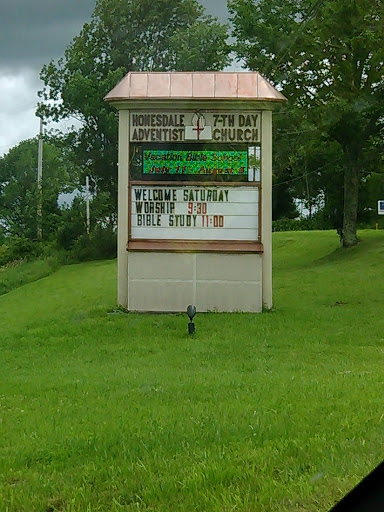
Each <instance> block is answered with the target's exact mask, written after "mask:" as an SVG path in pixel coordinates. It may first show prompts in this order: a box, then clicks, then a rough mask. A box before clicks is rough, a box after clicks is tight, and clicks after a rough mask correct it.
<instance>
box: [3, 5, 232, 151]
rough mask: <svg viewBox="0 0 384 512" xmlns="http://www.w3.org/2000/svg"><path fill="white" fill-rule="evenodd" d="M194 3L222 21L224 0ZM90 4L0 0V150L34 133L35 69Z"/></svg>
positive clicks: (59, 48) (55, 53) (61, 44)
mask: <svg viewBox="0 0 384 512" xmlns="http://www.w3.org/2000/svg"><path fill="white" fill-rule="evenodd" d="M200 3H201V4H203V5H204V6H205V7H206V9H207V12H208V13H209V14H212V15H214V16H217V17H219V19H220V20H221V21H226V19H227V6H226V4H227V2H226V0H200ZM94 6H95V0H0V156H1V155H3V154H4V153H7V152H8V151H9V149H10V148H11V147H13V146H15V145H16V144H18V143H19V142H20V141H22V140H24V139H28V138H31V137H34V136H35V135H36V134H37V132H38V130H39V121H38V119H37V118H36V117H35V109H36V103H37V101H38V98H37V91H38V90H39V89H41V88H42V83H41V82H40V79H39V72H40V70H41V68H42V66H43V65H44V64H47V63H48V62H49V61H50V60H51V59H54V60H57V59H58V58H59V57H60V56H62V55H63V53H64V50H65V48H66V46H67V45H68V43H69V42H70V41H71V40H72V38H73V37H74V36H76V35H77V34H78V33H79V32H80V30H81V27H82V26H83V24H84V23H85V22H86V21H88V20H89V19H90V16H91V13H92V11H93V9H94ZM67 125H68V126H70V125H71V122H68V123H67ZM64 127H65V125H64Z"/></svg>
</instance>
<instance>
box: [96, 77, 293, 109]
mask: <svg viewBox="0 0 384 512" xmlns="http://www.w3.org/2000/svg"><path fill="white" fill-rule="evenodd" d="M104 99H105V100H106V101H122V100H134V99H137V100H144V99H148V100H150V99H151V100H160V99H175V100H176V99H180V100H182V99H188V100H191V99H192V100H194V99H204V100H236V99H237V100H260V101H274V102H284V101H286V98H285V96H283V95H282V94H281V93H280V92H279V91H277V90H276V89H275V88H274V87H273V86H272V85H271V84H270V83H269V82H268V81H267V80H266V79H265V78H264V77H263V76H262V75H261V74H260V73H258V72H226V71H220V72H217V71H215V72H214V71H205V72H200V71H194V72H151V73H147V72H136V71H131V72H130V73H128V74H127V75H125V77H124V78H123V79H122V80H121V81H120V82H119V83H118V84H117V85H116V86H115V87H114V88H113V89H112V90H111V91H110V92H109V93H108V94H107V95H106V96H105V98H104Z"/></svg>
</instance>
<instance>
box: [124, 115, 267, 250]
mask: <svg viewBox="0 0 384 512" xmlns="http://www.w3.org/2000/svg"><path fill="white" fill-rule="evenodd" d="M260 118H261V114H260V112H257V111H256V112H246V113H242V112H229V113H227V112H201V111H198V110H197V111H194V112H193V111H192V112H187V111H183V112H143V111H141V112H140V111H137V112H135V111H132V112H130V197H129V201H130V221H129V235H130V240H132V241H134V240H185V241H195V242H196V241H199V240H200V241H204V242H205V241H212V242H213V243H214V242H215V241H228V242H232V241H236V240H237V241H248V242H258V241H259V240H260V226H259V223H260V215H259V204H260V197H259V196H260V183H259V180H260V173H257V172H256V171H257V169H258V167H259V163H260V162H259V158H258V156H257V155H258V154H259V153H258V151H259V147H260V138H261V133H260ZM256 168H257V169H256Z"/></svg>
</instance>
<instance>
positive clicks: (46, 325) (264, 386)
mask: <svg viewBox="0 0 384 512" xmlns="http://www.w3.org/2000/svg"><path fill="white" fill-rule="evenodd" d="M361 238H362V242H361V243H360V244H359V245H358V246H357V247H355V248H353V249H352V250H349V251H343V250H341V249H338V240H337V237H336V235H335V234H334V233H331V232H295V233H276V234H275V235H274V244H275V251H274V268H275V271H274V290H275V311H274V312H271V313H265V314H260V315H251V314H233V315H230V314H214V313H212V314H204V315H203V314H200V315H199V314H198V315H197V316H196V327H197V333H196V335H195V336H194V337H193V338H189V337H188V336H187V334H186V332H187V322H188V319H187V317H186V315H136V314H129V315H126V314H121V313H119V312H118V311H115V288H116V262H114V261H112V262H111V261H108V262H96V263H87V264H81V265H73V266H66V267H62V268H60V269H59V270H58V271H57V272H56V273H55V274H53V275H51V276H49V277H45V278H43V279H41V280H40V281H37V282H34V283H30V284H28V285H25V286H23V287H21V288H19V289H17V290H14V291H12V292H10V293H8V294H7V295H4V296H2V297H0V313H1V322H0V350H1V362H0V368H1V383H0V439H1V442H0V476H1V478H0V510H1V511H4V512H16V511H17V512H53V511H66V512H119V511H155V512H166V511H188V512H189V511H194V510H195V511H204V512H206V511H207V512H208V511H217V512H219V511H220V512H222V511H228V512H229V511H249V512H251V511H252V512H253V511H261V512H264V511H265V512H266V511H276V512H277V511H279V512H285V511H286V512H288V511H289V512H291V511H301V512H304V511H305V512H309V511H311V512H321V511H324V512H325V511H328V510H329V508H330V507H331V506H332V505H333V503H335V501H337V500H338V499H340V498H341V497H342V495H343V494H345V493H346V492H347V491H348V490H349V489H350V488H351V487H352V486H354V485H355V484H356V483H357V482H358V481H359V480H360V479H361V478H362V477H363V476H365V475H366V474H367V473H368V472H369V471H370V470H372V469H373V468H374V467H375V466H376V465H377V464H378V463H379V462H380V461H381V459H382V457H383V448H384V442H383V439H384V436H383V434H384V409H383V400H382V395H383V371H382V369H383V359H384V317H383V315H382V302H383V297H384V266H383V264H382V260H383V255H384V234H383V232H381V231H378V232H374V231H366V232H363V233H361Z"/></svg>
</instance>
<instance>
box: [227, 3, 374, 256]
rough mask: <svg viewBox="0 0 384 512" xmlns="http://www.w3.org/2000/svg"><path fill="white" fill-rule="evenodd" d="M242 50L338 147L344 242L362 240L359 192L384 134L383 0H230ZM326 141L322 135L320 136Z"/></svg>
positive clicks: (239, 51) (238, 46) (249, 62)
mask: <svg viewBox="0 0 384 512" xmlns="http://www.w3.org/2000/svg"><path fill="white" fill-rule="evenodd" d="M230 12H231V13H232V16H233V24H234V35H235V37H236V39H237V44H236V51H237V54H238V55H239V56H240V57H241V58H243V59H244V62H245V64H246V65H247V66H248V67H249V68H251V69H259V70H260V71H262V72H263V73H265V74H266V75H267V76H268V77H269V78H270V79H271V80H272V81H273V82H274V84H275V85H276V86H278V87H280V88H282V90H283V92H284V94H285V95H286V96H287V97H288V99H289V100H290V101H291V102H292V103H293V104H294V106H295V108H296V109H297V111H298V112H300V115H301V117H302V119H303V120H304V121H305V123H307V124H311V125H312V126H313V127H316V129H317V130H318V131H319V133H320V134H321V135H320V136H321V138H322V139H323V140H325V141H327V142H328V143H329V144H331V143H332V144H333V143H336V144H337V145H338V147H339V149H340V155H341V158H342V162H341V165H342V171H343V192H342V193H343V200H342V209H343V216H342V217H343V218H342V232H341V240H342V245H343V246H344V247H349V246H352V245H355V244H356V243H357V214H358V196H359V187H360V185H361V179H362V177H364V175H365V174H367V172H368V167H369V165H370V160H371V159H372V155H373V154H374V155H376V159H378V156H377V155H378V147H379V146H380V144H378V143H377V141H378V140H381V141H382V139H383V129H384V123H383V121H384V120H383V114H382V112H383V106H384V74H383V65H384V3H383V2H382V0H338V1H337V2H335V1H333V0H317V1H314V0H290V1H289V2H288V1H286V0H260V2H258V3H257V4H255V2H254V1H252V0H230ZM319 140H320V138H319Z"/></svg>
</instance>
